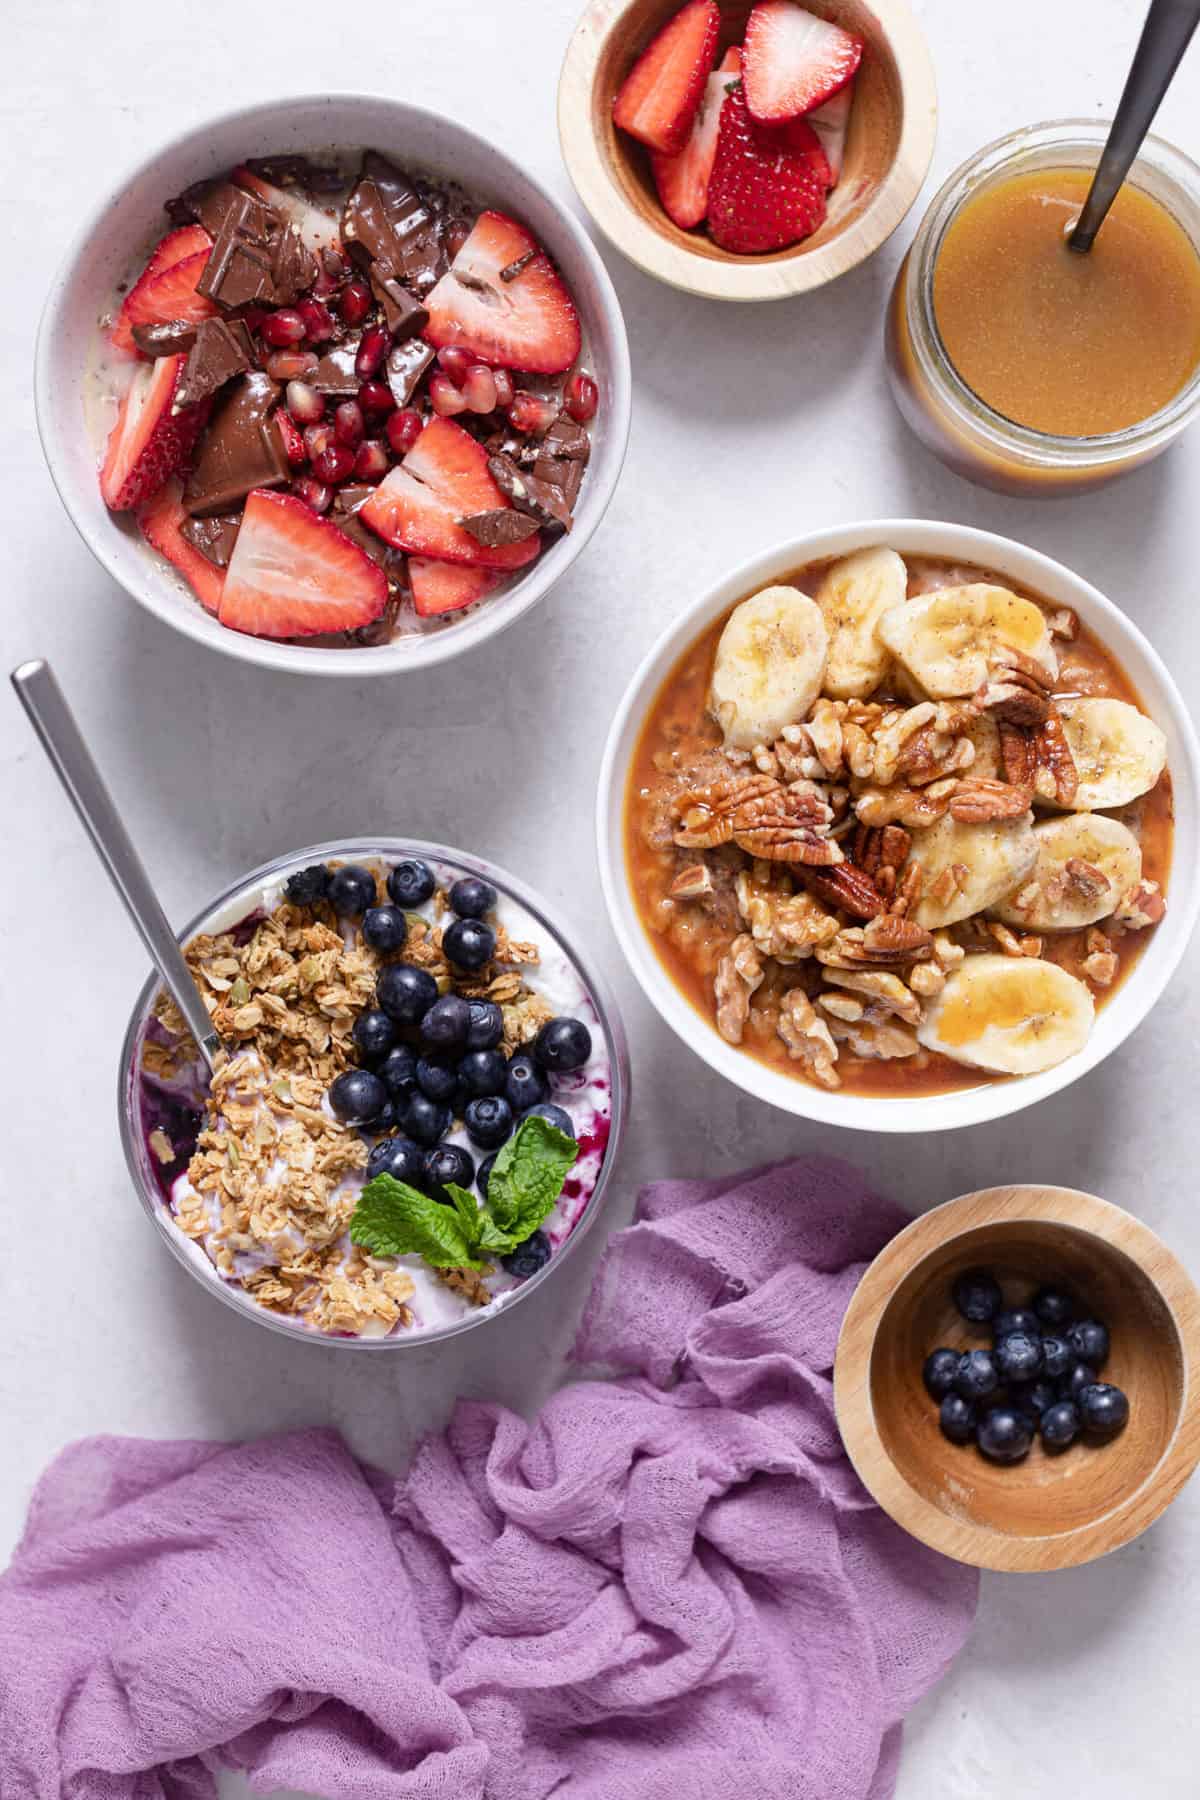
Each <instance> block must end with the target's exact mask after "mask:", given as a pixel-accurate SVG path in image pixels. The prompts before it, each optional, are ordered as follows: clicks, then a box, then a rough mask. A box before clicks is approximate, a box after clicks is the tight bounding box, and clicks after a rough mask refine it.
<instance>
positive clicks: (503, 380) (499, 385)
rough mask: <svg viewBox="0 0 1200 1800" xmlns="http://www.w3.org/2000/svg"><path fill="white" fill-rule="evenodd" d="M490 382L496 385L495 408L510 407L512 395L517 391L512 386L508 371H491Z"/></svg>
mask: <svg viewBox="0 0 1200 1800" xmlns="http://www.w3.org/2000/svg"><path fill="white" fill-rule="evenodd" d="M492 380H493V381H494V382H495V384H496V405H497V406H511V405H512V402H513V395H514V394H515V393H516V391H517V390H516V388H515V387H514V386H513V378H512V376H511V375H510V374H509V372H508V370H507V369H493V370H492Z"/></svg>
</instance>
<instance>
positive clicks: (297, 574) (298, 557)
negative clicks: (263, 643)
mask: <svg viewBox="0 0 1200 1800" xmlns="http://www.w3.org/2000/svg"><path fill="white" fill-rule="evenodd" d="M387 597H388V584H387V576H386V575H385V574H384V572H383V570H382V569H381V568H379V567H378V566H377V565H376V564H375V563H373V562H372V561H371V558H370V557H369V556H367V555H366V553H365V552H364V551H362V550H360V549H359V547H358V545H357V544H354V543H351V541H350V539H349V538H348V537H347V536H346V534H345V532H342V531H339V530H338V528H337V526H336V525H333V524H331V523H330V521H329V520H328V519H322V518H320V517H319V516H318V515H317V514H316V513H315V512H313V511H312V509H311V507H308V506H306V505H305V503H304V501H303V500H300V499H297V497H296V495H295V494H277V493H274V492H273V491H272V490H271V489H269V488H253V489H252V490H251V492H250V493H249V494H248V495H247V497H246V510H245V512H244V513H243V514H242V523H241V525H240V527H239V528H238V534H237V542H236V544H235V545H234V546H233V555H232V556H231V557H230V559H229V567H228V569H227V570H226V571H225V586H224V590H223V591H222V594H221V604H220V609H219V611H218V613H217V617H218V619H220V621H221V623H222V625H229V626H231V627H232V629H233V630H234V631H248V632H250V633H251V634H252V635H253V636H254V637H268V638H290V637H315V636H317V635H318V634H319V633H322V632H329V631H354V630H356V629H357V627H358V626H360V625H369V624H370V623H371V620H372V619H377V618H378V617H379V615H380V613H381V612H382V611H383V609H384V607H385V606H386V605H387Z"/></svg>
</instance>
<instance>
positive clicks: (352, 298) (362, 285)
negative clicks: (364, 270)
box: [338, 281, 374, 325]
mask: <svg viewBox="0 0 1200 1800" xmlns="http://www.w3.org/2000/svg"><path fill="white" fill-rule="evenodd" d="M373 305H374V301H373V300H372V299H371V290H370V288H369V287H368V286H367V284H366V282H365V281H352V282H350V283H349V285H348V286H347V287H344V288H343V289H342V297H341V299H340V300H339V301H338V311H339V312H340V313H341V315H342V318H343V320H344V321H345V323H346V324H347V325H361V324H362V322H363V320H364V319H365V318H366V316H367V314H368V313H369V312H370V310H371V307H372V306H373Z"/></svg>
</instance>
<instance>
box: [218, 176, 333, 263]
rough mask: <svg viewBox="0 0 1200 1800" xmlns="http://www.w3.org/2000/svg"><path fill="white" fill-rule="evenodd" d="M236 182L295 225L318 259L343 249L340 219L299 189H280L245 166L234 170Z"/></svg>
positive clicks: (302, 241) (301, 238) (303, 241)
mask: <svg viewBox="0 0 1200 1800" xmlns="http://www.w3.org/2000/svg"><path fill="white" fill-rule="evenodd" d="M233 179H234V181H235V182H236V183H237V185H238V187H240V188H245V190H246V192H247V193H248V194H253V195H254V197H255V199H256V200H261V201H262V203H263V205H264V206H269V207H270V208H271V209H272V211H273V212H277V213H278V214H279V215H280V217H281V218H283V219H286V220H287V222H288V224H289V225H294V226H295V227H296V230H297V232H298V233H299V235H300V241H301V243H303V244H306V245H307V246H308V248H309V249H310V250H311V251H312V253H313V255H314V256H320V254H321V252H322V250H340V249H341V242H340V239H339V237H338V231H339V224H338V220H337V219H336V218H335V217H334V216H333V215H332V214H331V213H327V212H322V211H321V208H320V207H319V206H314V205H313V204H312V202H311V200H306V199H305V197H304V195H303V194H300V193H297V191H296V190H295V188H281V187H276V186H275V185H274V184H273V183H272V182H270V181H264V180H263V178H262V176H261V175H256V174H255V173H254V171H253V169H247V168H246V167H245V166H244V165H243V166H242V167H241V168H240V169H235V170H234V171H233Z"/></svg>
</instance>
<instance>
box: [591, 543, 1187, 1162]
mask: <svg viewBox="0 0 1200 1800" xmlns="http://www.w3.org/2000/svg"><path fill="white" fill-rule="evenodd" d="M1198 793H1200V751H1198V748H1197V740H1196V734H1195V731H1194V728H1193V726H1192V724H1191V721H1190V719H1189V717H1188V714H1187V712H1186V709H1185V707H1184V705H1183V702H1182V700H1181V698H1180V695H1179V693H1178V690H1177V689H1176V687H1175V684H1174V682H1173V681H1172V679H1171V677H1170V675H1169V674H1168V672H1167V670H1166V668H1165V666H1164V665H1163V663H1162V662H1161V660H1160V659H1159V658H1158V656H1157V655H1156V654H1155V652H1154V650H1153V649H1152V648H1151V646H1150V645H1149V643H1148V642H1147V641H1146V639H1145V637H1144V636H1143V635H1142V633H1141V632H1140V631H1139V630H1138V629H1137V628H1136V626H1134V625H1133V624H1132V623H1131V621H1130V620H1129V619H1128V618H1127V617H1126V615H1125V614H1124V613H1123V612H1122V611H1121V610H1120V608H1119V607H1118V606H1117V605H1114V603H1113V602H1112V601H1111V600H1109V599H1106V598H1105V597H1104V596H1103V595H1102V594H1100V593H1099V592H1098V591H1097V590H1096V589H1095V588H1093V587H1092V586H1091V585H1090V584H1088V583H1087V582H1085V581H1083V580H1082V579H1081V578H1080V577H1078V576H1077V575H1075V574H1073V573H1072V572H1071V571H1070V570H1068V569H1066V568H1064V567H1063V566H1062V565H1061V564H1058V563H1055V562H1053V561H1052V560H1051V559H1049V558H1048V557H1045V556H1042V555H1040V554H1039V553H1038V552H1036V551H1033V550H1030V549H1028V548H1027V547H1026V546H1024V545H1021V544H1018V543H1015V542H1013V541H1011V540H1009V539H1005V538H1001V537H998V536H995V535H993V534H991V533H988V532H982V531H977V530H974V529H972V528H970V527H965V526H958V525H950V524H941V523H935V522H931V521H922V520H911V519H884V520H872V521H868V522H866V523H863V524H859V525H853V526H843V527H835V528H831V529H828V530H825V531H820V532H814V533H812V534H809V535H807V536H804V537H801V538H796V539H793V540H791V541H789V542H787V543H784V544H781V545H778V546H776V547H775V548H774V549H772V550H769V551H767V552H765V553H764V554H762V555H760V556H758V557H756V558H755V559H753V560H752V561H751V562H749V563H746V564H744V565H742V566H741V567H740V568H738V569H736V570H734V571H732V572H731V573H730V574H729V575H728V576H726V577H725V578H724V579H723V580H722V581H720V582H719V583H718V584H717V585H716V586H715V587H714V588H713V589H712V590H711V591H710V592H709V593H708V594H706V595H704V596H703V597H701V598H700V599H698V600H697V601H696V602H695V603H694V604H693V605H692V606H691V607H690V608H688V609H687V610H686V611H685V612H683V613H682V614H681V615H679V616H678V617H677V618H676V619H675V620H674V621H673V622H672V624H671V626H670V628H669V629H668V630H667V631H666V632H665V633H664V634H663V635H662V637H661V638H660V639H659V641H658V643H657V644H656V645H655V646H654V647H653V649H652V650H651V651H650V652H649V654H648V655H647V657H646V658H645V660H644V662H643V664H642V666H641V668H640V669H639V670H638V671H637V673H636V675H635V676H634V678H633V680H632V682H631V683H630V685H629V688H628V689H627V691H626V693H625V696H624V698H623V700H622V702H621V705H620V707H619V708H618V711H617V714H616V717H615V718H614V721H613V724H612V728H611V731H610V734H609V739H608V743H607V746H606V750H605V756H604V762H603V767H602V771H601V777H600V789H599V800H598V816H597V831H598V843H599V858H600V868H601V879H602V884H603V887H604V892H605V897H606V901H607V904H608V907H609V912H610V915H611V917H612V920H613V924H614V928H615V930H616V932H617V936H618V938H619V939H620V941H621V945H622V948H623V950H624V952H625V955H626V957H627V958H628V960H629V962H630V965H631V967H632V968H633V971H634V973H635V975H636V976H637V978H638V980H639V981H640V983H641V985H642V987H643V989H644V990H645V992H646V994H647V996H648V998H649V999H650V1000H651V1001H652V1003H653V1004H654V1005H655V1006H656V1008H657V1009H658V1011H659V1012H660V1014H661V1015H662V1016H663V1018H664V1019H665V1020H666V1021H667V1023H668V1024H670V1025H671V1026H672V1028H673V1029H674V1030H675V1031H676V1032H677V1033H678V1035H679V1036H680V1037H682V1038H683V1039H684V1041H685V1042H686V1043H688V1044H689V1045H690V1046H691V1047H692V1048H693V1049H694V1050H696V1051H697V1053H698V1054H699V1055H700V1056H701V1057H703V1059H704V1060H705V1061H706V1062H708V1063H709V1064H710V1066H712V1067H713V1068H714V1069H716V1070H717V1071H718V1072H719V1073H721V1074H723V1075H725V1076H726V1077H727V1078H728V1079H730V1080H731V1081H733V1082H734V1083H736V1084H737V1085H738V1086H740V1087H742V1088H743V1089H745V1090H746V1091H747V1092H749V1093H751V1094H753V1095H755V1096H757V1097H759V1098H761V1099H764V1100H767V1101H769V1102H770V1103H771V1104H772V1105H775V1106H778V1107H780V1108H782V1109H784V1110H786V1111H789V1112H792V1113H797V1114H800V1115H802V1116H805V1117H809V1118H814V1119H817V1120H821V1121H825V1122H828V1123H830V1124H837V1125H843V1126H848V1127H852V1128H857V1129H862V1130H871V1131H929V1130H945V1129H950V1128H953V1127H956V1126H960V1125H968V1124H975V1123H978V1122H980V1121H982V1120H986V1119H990V1118H997V1117H1000V1116H1003V1115H1004V1114H1007V1113H1011V1112H1014V1111H1017V1110H1019V1109H1020V1108H1021V1107H1024V1106H1028V1105H1030V1104H1032V1103H1033V1102H1034V1101H1036V1100H1039V1099H1043V1098H1045V1097H1046V1096H1047V1095H1049V1094H1052V1093H1054V1092H1056V1091H1058V1090H1059V1089H1060V1088H1062V1087H1064V1086H1066V1085H1067V1084H1068V1083H1070V1082H1072V1081H1074V1080H1076V1079H1077V1078H1078V1077H1079V1076H1080V1075H1083V1074H1085V1073H1086V1072H1087V1070H1089V1069H1091V1068H1093V1067H1094V1066H1095V1065H1096V1063H1097V1062H1099V1061H1100V1060H1101V1059H1102V1058H1103V1057H1105V1056H1107V1055H1108V1054H1109V1053H1110V1052H1111V1051H1112V1050H1114V1049H1115V1048H1116V1047H1117V1046H1118V1045H1119V1044H1120V1043H1121V1042H1122V1041H1123V1039H1124V1038H1125V1037H1126V1036H1128V1034H1129V1033H1130V1032H1131V1031H1132V1030H1133V1029H1134V1028H1135V1027H1136V1026H1137V1025H1138V1024H1139V1023H1140V1021H1141V1020H1142V1019H1143V1018H1144V1017H1145V1016H1146V1014H1147V1013H1148V1012H1149V1010H1150V1009H1151V1007H1152V1006H1153V1005H1154V1003H1155V1001H1156V1000H1157V999H1158V997H1159V995H1160V994H1161V993H1162V992H1163V989H1164V988H1165V986H1166V984H1167V982H1168V981H1169V980H1170V977H1171V975H1172V973H1173V971H1174V969H1175V968H1176V966H1177V964H1178V962H1179V960H1180V958H1181V957H1182V955H1183V952H1184V949H1185V947H1186V945H1187V942H1188V939H1189V937H1190V935H1191V932H1192V930H1193V928H1194V925H1195V922H1196V917H1197V913H1198V911H1200V893H1198V892H1197V890H1196V888H1195V884H1194V883H1191V882H1189V881H1187V879H1186V876H1187V874H1188V872H1189V871H1190V870H1192V869H1194V868H1195V867H1196V862H1197V854H1198V843H1200V840H1198V825H1197V811H1198V808H1197V801H1198ZM1172 867H1174V869H1175V870H1176V871H1178V872H1179V875H1180V878H1179V879H1176V880H1175V881H1172V876H1171V870H1172Z"/></svg>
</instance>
